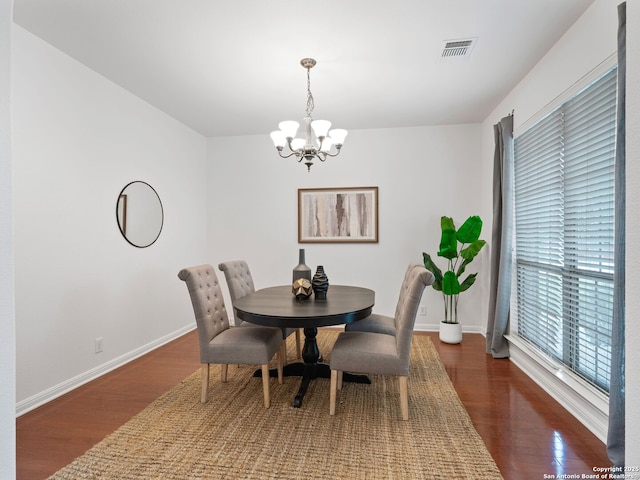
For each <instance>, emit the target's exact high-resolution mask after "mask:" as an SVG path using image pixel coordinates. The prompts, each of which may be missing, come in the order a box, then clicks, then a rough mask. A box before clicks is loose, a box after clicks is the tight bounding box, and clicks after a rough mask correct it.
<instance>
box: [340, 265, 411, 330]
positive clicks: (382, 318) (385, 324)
mask: <svg viewBox="0 0 640 480" xmlns="http://www.w3.org/2000/svg"><path fill="white" fill-rule="evenodd" d="M420 267H421V265H417V264H415V265H414V264H411V265H409V266H408V267H407V271H406V272H405V274H404V279H403V280H402V285H401V286H400V298H402V295H403V294H404V293H403V292H405V291H406V290H407V289H408V288H409V284H410V278H412V277H411V272H412V271H413V270H414V269H415V268H420ZM401 305H402V303H401V302H400V299H398V303H397V305H396V312H395V315H394V316H393V317H388V316H386V315H381V314H379V313H375V312H374V313H372V314H371V315H369V316H368V317H365V318H363V319H362V320H358V321H357V322H352V323H347V325H345V327H344V329H345V331H347V332H372V333H384V334H386V335H394V336H395V334H396V319H397V318H398V313H399V312H398V309H399V308H400V306H401Z"/></svg>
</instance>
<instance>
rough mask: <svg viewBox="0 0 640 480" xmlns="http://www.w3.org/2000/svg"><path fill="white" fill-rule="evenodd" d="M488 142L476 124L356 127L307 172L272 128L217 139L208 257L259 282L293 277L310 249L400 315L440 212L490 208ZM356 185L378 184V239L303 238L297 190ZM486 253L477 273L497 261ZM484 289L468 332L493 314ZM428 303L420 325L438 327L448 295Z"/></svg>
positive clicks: (382, 309) (469, 313)
mask: <svg viewBox="0 0 640 480" xmlns="http://www.w3.org/2000/svg"><path fill="white" fill-rule="evenodd" d="M480 145H481V143H480V126H479V125H477V124H476V125H457V126H437V127H416V128H398V129H383V130H354V131H351V132H349V136H348V137H347V140H346V142H345V146H344V147H343V153H341V154H340V156H338V157H336V158H330V159H328V160H327V162H326V163H318V164H315V165H314V166H313V167H312V169H311V172H310V173H308V172H307V169H306V167H305V166H304V165H303V164H297V163H296V162H295V160H293V159H292V158H289V159H282V158H280V157H278V155H277V152H276V151H275V148H274V147H273V144H272V143H271V140H270V139H269V137H268V135H262V136H250V137H227V138H214V139H209V154H208V155H209V164H208V169H209V173H208V183H209V186H210V188H209V192H208V195H209V202H210V204H211V206H212V208H211V209H210V211H209V233H208V238H209V261H210V262H211V263H213V264H214V265H217V263H218V262H220V261H224V260H233V259H239V258H243V259H246V260H247V261H248V262H249V265H250V267H251V270H252V274H253V276H254V281H255V283H256V288H260V287H265V286H270V285H281V284H288V283H290V282H291V270H292V268H293V267H295V265H296V264H297V263H298V248H300V247H302V248H305V250H306V263H307V265H309V266H310V267H311V268H312V270H313V271H315V268H316V266H317V265H323V266H324V268H325V271H326V273H327V276H328V277H329V282H330V283H334V284H352V285H360V286H366V287H369V288H372V289H374V290H375V292H376V306H375V311H377V312H379V313H382V314H386V315H393V313H394V311H395V307H396V302H397V298H398V293H399V289H400V283H401V281H402V278H403V276H404V272H405V270H406V268H407V265H408V264H409V263H411V262H414V263H422V252H423V251H427V252H429V253H431V254H432V255H433V254H435V252H436V251H437V249H438V245H439V241H440V217H441V216H442V215H449V216H453V217H454V219H456V220H460V221H462V220H463V219H464V218H466V217H467V216H469V215H472V214H482V213H483V212H480V211H479V210H478V206H479V205H478V203H479V202H478V199H479V197H480V193H481V192H480V189H481V186H480V183H479V182H478V178H479V176H480V167H481V163H480V156H479V153H480ZM348 186H378V187H379V243H377V244H298V242H297V189H298V188H320V187H348ZM463 217H464V218H463ZM484 238H487V239H488V238H490V235H488V231H487V230H485V231H484ZM487 251H488V249H487ZM486 258H488V257H485V256H484V255H483V256H481V257H478V259H477V260H476V262H475V263H473V264H472V265H471V267H470V268H469V271H470V272H473V271H477V270H482V269H483V268H488V267H487V266H486ZM443 265H444V264H443ZM329 293H330V292H329ZM481 293H482V287H481V286H478V287H475V286H474V288H472V289H471V290H469V291H468V292H466V293H465V294H464V295H463V296H462V297H461V301H460V310H459V313H460V315H462V318H463V326H464V329H465V330H466V331H480V326H481V324H482V322H483V319H484V316H486V315H485V314H484V313H483V312H481V311H480V310H479V309H478V308H476V305H477V304H478V303H479V302H480V296H481ZM423 304H424V305H426V306H427V315H426V316H423V317H420V316H419V317H418V318H417V325H416V328H418V329H437V328H438V323H439V321H440V320H441V318H442V310H443V306H442V300H441V296H440V295H439V294H438V293H437V292H435V291H434V290H432V289H431V288H428V289H427V291H426V292H425V294H424V297H423Z"/></svg>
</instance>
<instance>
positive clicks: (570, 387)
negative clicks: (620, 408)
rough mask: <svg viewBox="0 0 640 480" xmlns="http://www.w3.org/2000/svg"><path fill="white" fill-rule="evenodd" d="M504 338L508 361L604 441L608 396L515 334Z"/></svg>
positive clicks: (607, 416)
mask: <svg viewBox="0 0 640 480" xmlns="http://www.w3.org/2000/svg"><path fill="white" fill-rule="evenodd" d="M505 337H506V339H507V341H508V342H509V352H510V358H511V361H512V362H513V363H514V364H515V365H517V366H518V367H519V368H520V369H521V370H522V371H524V372H525V373H526V374H527V375H528V376H529V377H531V379H532V380H533V381H534V382H536V383H537V384H538V385H540V387H542V388H543V389H544V390H545V391H546V392H547V393H548V394H549V395H551V396H552V397H553V398H554V399H555V400H556V401H557V402H558V403H560V405H562V406H563V407H564V408H566V409H567V410H568V411H569V413H571V414H572V415H573V416H574V417H576V418H577V419H578V420H579V421H580V422H581V423H582V424H583V425H584V426H585V427H587V428H588V429H589V430H590V431H591V432H592V433H593V434H594V435H595V436H596V437H598V438H599V439H600V440H601V441H602V442H603V443H606V440H607V430H608V428H609V427H608V426H609V397H607V396H606V395H605V394H604V393H602V392H601V391H599V390H597V389H596V388H594V387H592V386H591V385H589V384H588V383H587V382H585V381H584V380H583V379H581V378H580V377H578V376H577V375H575V374H574V373H573V372H570V371H568V370H567V369H566V368H565V367H564V366H563V365H561V364H560V363H557V362H555V361H554V360H552V359H549V358H547V357H545V356H544V355H542V354H540V353H539V352H538V351H537V350H535V349H534V348H532V347H531V346H530V345H529V344H527V342H525V341H524V340H522V339H520V338H519V337H517V336H516V335H506V336H505Z"/></svg>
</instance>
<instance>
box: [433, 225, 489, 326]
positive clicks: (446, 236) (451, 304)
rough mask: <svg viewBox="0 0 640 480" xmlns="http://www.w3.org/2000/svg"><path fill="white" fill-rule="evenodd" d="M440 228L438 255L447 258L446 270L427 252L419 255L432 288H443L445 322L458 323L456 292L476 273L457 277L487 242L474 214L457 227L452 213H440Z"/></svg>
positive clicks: (470, 281)
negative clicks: (432, 279)
mask: <svg viewBox="0 0 640 480" xmlns="http://www.w3.org/2000/svg"><path fill="white" fill-rule="evenodd" d="M440 229H441V230H442V236H441V237H440V250H439V251H438V256H439V257H443V258H446V259H447V270H446V271H445V272H444V273H442V270H440V268H438V266H437V265H436V264H435V263H434V262H433V260H432V259H431V256H430V255H429V254H428V253H424V252H423V253H422V258H423V260H424V266H425V268H426V269H427V270H429V271H430V272H431V273H433V275H434V277H435V280H434V282H433V284H432V287H433V289H434V290H437V291H439V292H442V297H443V299H444V322H445V323H458V295H460V293H462V292H464V291H466V290H468V289H469V287H471V285H473V284H474V283H475V281H476V276H477V275H478V274H477V273H471V274H469V275H467V276H466V278H465V279H464V280H462V281H460V277H461V276H462V274H463V273H464V272H465V270H466V268H467V265H469V264H470V263H471V262H472V261H473V259H474V258H475V257H476V255H478V253H479V252H480V250H482V247H484V246H485V244H486V243H487V242H485V241H484V240H480V232H481V231H482V220H481V219H480V217H479V216H477V215H473V216H471V217H469V218H467V219H466V220H465V222H464V223H463V224H462V225H461V226H460V228H459V229H458V230H456V226H455V223H454V222H453V219H452V218H451V217H442V218H441V219H440Z"/></svg>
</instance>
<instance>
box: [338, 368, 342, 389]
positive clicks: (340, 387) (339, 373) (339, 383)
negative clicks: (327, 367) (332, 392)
mask: <svg viewBox="0 0 640 480" xmlns="http://www.w3.org/2000/svg"><path fill="white" fill-rule="evenodd" d="M338 390H342V371H339V372H338Z"/></svg>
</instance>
